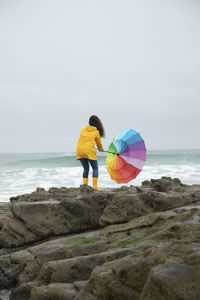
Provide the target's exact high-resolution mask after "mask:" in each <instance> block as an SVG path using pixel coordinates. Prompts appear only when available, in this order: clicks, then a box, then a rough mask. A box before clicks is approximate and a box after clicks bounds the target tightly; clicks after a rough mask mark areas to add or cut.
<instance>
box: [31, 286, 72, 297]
mask: <svg viewBox="0 0 200 300" xmlns="http://www.w3.org/2000/svg"><path fill="white" fill-rule="evenodd" d="M76 294H77V291H76V290H75V289H74V286H73V284H66V283H52V284H49V285H48V286H40V287H35V288H33V289H32V290H31V296H30V298H29V299H30V300H47V299H56V300H72V299H74V297H75V296H76ZM27 300H28V299H27Z"/></svg>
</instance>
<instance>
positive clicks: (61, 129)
mask: <svg viewBox="0 0 200 300" xmlns="http://www.w3.org/2000/svg"><path fill="white" fill-rule="evenodd" d="M91 114H96V115H98V116H99V117H100V118H101V119H102V122H103V124H104V126H105V130H106V138H105V139H103V140H102V142H103V145H104V148H105V149H106V147H107V146H108V145H109V143H110V142H111V140H112V138H113V137H114V136H115V135H116V134H117V133H119V132H120V131H122V130H124V129H129V128H133V129H135V130H136V131H139V132H140V133H141V135H142V136H143V138H144V140H145V142H146V146H147V149H190V148H200V1H199V0H187V1H186V0H151V1H149V0H98V1H97V0H34V1H33V0H18V1H16V0H0V152H1V153H5V152H54V151H61V152H67V151H75V148H76V143H77V139H78V137H79V134H80V129H81V128H82V127H84V126H86V125H87V123H88V118H89V116H90V115H91Z"/></svg>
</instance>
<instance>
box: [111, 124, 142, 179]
mask: <svg viewBox="0 0 200 300" xmlns="http://www.w3.org/2000/svg"><path fill="white" fill-rule="evenodd" d="M145 161H146V147H145V143H144V140H143V138H142V137H141V135H140V134H139V133H138V132H137V131H135V130H133V129H129V130H124V131H122V132H121V133H120V134H118V135H117V136H116V137H115V138H114V139H113V141H112V143H111V144H110V146H109V148H108V151H107V156H106V164H107V170H108V173H109V174H110V177H111V178H112V179H113V180H114V181H116V182H117V183H127V182H129V181H131V180H133V179H134V178H136V176H137V175H138V174H139V173H140V172H141V170H142V168H143V166H144V163H145Z"/></svg>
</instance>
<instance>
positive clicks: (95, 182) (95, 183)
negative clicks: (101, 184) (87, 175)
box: [92, 177, 102, 191]
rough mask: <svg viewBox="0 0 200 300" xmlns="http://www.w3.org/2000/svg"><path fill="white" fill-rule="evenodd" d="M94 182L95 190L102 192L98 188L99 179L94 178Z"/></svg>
mask: <svg viewBox="0 0 200 300" xmlns="http://www.w3.org/2000/svg"><path fill="white" fill-rule="evenodd" d="M92 182H93V189H95V190H98V191H102V190H101V189H99V188H98V187H97V183H98V178H97V177H93V178H92Z"/></svg>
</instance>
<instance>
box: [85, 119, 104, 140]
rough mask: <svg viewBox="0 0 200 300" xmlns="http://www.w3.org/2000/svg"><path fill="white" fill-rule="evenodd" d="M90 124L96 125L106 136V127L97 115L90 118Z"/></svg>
mask: <svg viewBox="0 0 200 300" xmlns="http://www.w3.org/2000/svg"><path fill="white" fill-rule="evenodd" d="M89 124H90V126H94V127H96V129H98V130H99V133H100V136H101V137H105V129H104V127H103V124H102V122H101V120H100V119H99V118H98V117H97V116H95V115H92V116H91V117H90V119H89Z"/></svg>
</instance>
